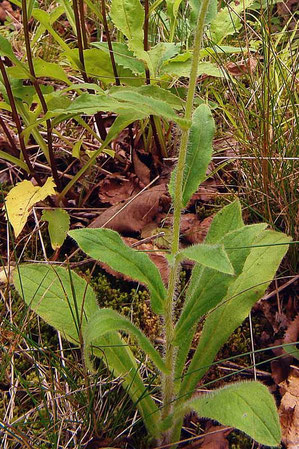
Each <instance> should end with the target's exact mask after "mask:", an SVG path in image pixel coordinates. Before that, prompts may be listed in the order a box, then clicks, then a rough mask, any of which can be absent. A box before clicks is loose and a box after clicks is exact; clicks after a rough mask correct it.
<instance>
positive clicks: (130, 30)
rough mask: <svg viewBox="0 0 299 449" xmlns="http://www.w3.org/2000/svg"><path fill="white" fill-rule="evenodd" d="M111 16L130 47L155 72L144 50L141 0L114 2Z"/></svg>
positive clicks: (114, 0)
mask: <svg viewBox="0 0 299 449" xmlns="http://www.w3.org/2000/svg"><path fill="white" fill-rule="evenodd" d="M110 16H111V19H112V22H113V23H114V25H115V26H116V28H118V29H119V31H121V32H122V33H123V34H124V35H125V36H126V38H127V39H128V47H129V49H130V50H131V51H133V52H134V54H135V55H136V57H137V58H139V59H141V60H142V61H144V62H145V63H146V65H147V66H148V68H149V70H150V72H151V73H152V72H153V68H152V64H151V60H150V57H149V55H148V53H147V52H146V51H144V48H143V33H144V32H143V25H144V8H143V6H142V5H141V3H140V1H139V0H112V2H111V10H110Z"/></svg>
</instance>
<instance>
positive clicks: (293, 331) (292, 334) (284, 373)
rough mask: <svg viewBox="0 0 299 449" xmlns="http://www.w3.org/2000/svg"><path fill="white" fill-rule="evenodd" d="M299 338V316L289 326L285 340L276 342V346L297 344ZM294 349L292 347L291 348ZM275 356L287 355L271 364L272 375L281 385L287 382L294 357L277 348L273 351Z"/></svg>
mask: <svg viewBox="0 0 299 449" xmlns="http://www.w3.org/2000/svg"><path fill="white" fill-rule="evenodd" d="M298 336H299V315H297V317H296V318H295V319H294V320H293V321H292V322H291V323H290V324H289V326H288V328H287V330H286V332H285V335H284V338H283V339H282V340H275V342H274V344H275V345H277V346H278V345H281V344H287V343H295V342H297V341H298ZM290 348H292V347H290ZM273 352H274V354H275V356H281V355H283V354H286V355H285V356H283V357H280V358H279V359H277V360H272V362H271V373H272V377H273V379H274V381H275V383H276V384H278V385H280V384H281V383H282V381H285V380H286V379H287V377H288V376H289V372H290V365H291V363H292V362H293V357H292V356H291V355H290V354H287V353H286V352H285V351H284V350H283V348H281V347H280V348H275V349H273Z"/></svg>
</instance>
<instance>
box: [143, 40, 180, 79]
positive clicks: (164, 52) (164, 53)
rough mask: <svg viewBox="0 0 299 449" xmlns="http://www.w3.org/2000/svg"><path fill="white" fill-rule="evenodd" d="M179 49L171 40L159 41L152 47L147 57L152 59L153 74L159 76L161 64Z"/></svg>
mask: <svg viewBox="0 0 299 449" xmlns="http://www.w3.org/2000/svg"><path fill="white" fill-rule="evenodd" d="M179 51H180V47H179V46H178V45H176V44H174V43H173V42H159V44H157V45H155V46H154V47H152V48H151V49H150V50H149V51H148V54H149V57H150V59H151V61H152V66H153V70H154V73H153V76H154V77H157V76H159V72H160V68H161V66H162V64H163V63H164V62H166V61H168V60H169V59H171V58H173V57H174V56H176V55H177V54H178V53H179Z"/></svg>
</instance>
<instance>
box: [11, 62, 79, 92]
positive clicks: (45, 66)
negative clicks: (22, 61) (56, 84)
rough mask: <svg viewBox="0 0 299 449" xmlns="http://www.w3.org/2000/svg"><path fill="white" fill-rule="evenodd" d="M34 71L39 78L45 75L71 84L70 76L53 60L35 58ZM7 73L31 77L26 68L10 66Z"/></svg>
mask: <svg viewBox="0 0 299 449" xmlns="http://www.w3.org/2000/svg"><path fill="white" fill-rule="evenodd" d="M33 65H34V71H35V75H36V77H37V78H39V77H45V78H54V79H57V80H60V81H63V82H64V83H66V84H69V85H70V84H71V83H70V81H69V79H68V77H67V76H66V74H65V72H64V70H63V68H62V67H61V66H60V65H58V64H54V63H52V62H47V61H43V60H42V59H40V58H35V59H34V60H33ZM7 73H8V74H9V75H10V76H12V77H13V78H16V79H28V78H30V73H29V70H27V69H26V70H25V69H24V68H22V69H21V68H20V67H9V68H8V69H7Z"/></svg>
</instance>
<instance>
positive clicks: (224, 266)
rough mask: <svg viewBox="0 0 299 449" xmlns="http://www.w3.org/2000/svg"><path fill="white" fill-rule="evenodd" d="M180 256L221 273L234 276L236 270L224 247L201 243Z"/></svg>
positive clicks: (185, 250) (190, 247) (182, 252)
mask: <svg viewBox="0 0 299 449" xmlns="http://www.w3.org/2000/svg"><path fill="white" fill-rule="evenodd" d="M179 254H180V255H181V254H182V255H183V256H184V257H186V258H187V259H191V260H194V261H195V262H197V263H199V264H201V265H203V266H205V267H209V268H213V269H214V270H217V271H220V272H221V273H226V274H234V269H233V267H232V264H231V263H230V260H229V258H228V256H227V254H226V252H225V250H224V246H223V245H206V244H204V243H200V244H198V245H192V246H189V247H188V248H186V249H183V250H181V251H180V253H179Z"/></svg>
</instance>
